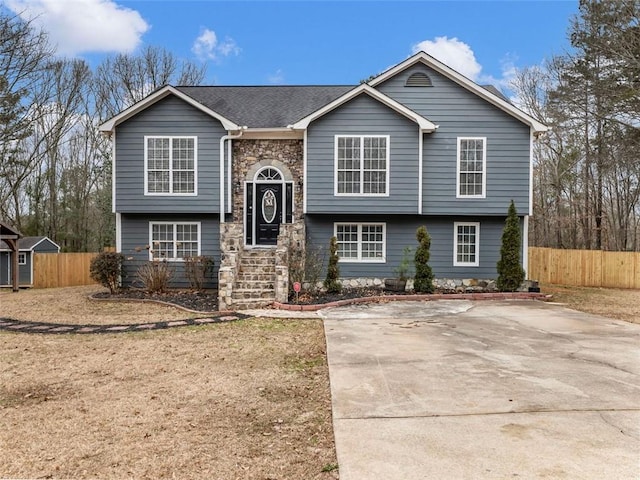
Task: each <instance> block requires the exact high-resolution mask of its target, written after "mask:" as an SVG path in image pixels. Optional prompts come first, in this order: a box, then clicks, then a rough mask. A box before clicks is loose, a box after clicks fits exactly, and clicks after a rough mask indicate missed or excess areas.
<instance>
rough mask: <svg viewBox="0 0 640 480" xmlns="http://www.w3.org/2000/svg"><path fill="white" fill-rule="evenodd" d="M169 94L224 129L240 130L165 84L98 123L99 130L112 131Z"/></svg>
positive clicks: (234, 124) (232, 123)
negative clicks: (217, 121) (216, 122)
mask: <svg viewBox="0 0 640 480" xmlns="http://www.w3.org/2000/svg"><path fill="white" fill-rule="evenodd" d="M169 95H175V96H176V97H178V98H180V99H181V100H184V101H185V102H187V103H188V104H189V105H191V106H193V107H195V108H197V109H198V110H200V111H202V112H204V113H206V114H207V115H209V116H211V117H213V118H216V119H218V120H220V122H221V123H222V126H223V127H224V129H225V130H240V128H241V127H240V125H238V124H236V123H234V122H232V121H231V120H229V119H227V118H225V117H223V116H222V115H220V114H219V113H217V112H215V111H213V110H211V109H210V108H208V107H206V106H205V105H203V104H202V103H200V102H197V101H195V100H194V99H193V98H191V97H190V96H188V95H186V94H185V93H183V92H181V91H179V90H177V89H176V88H175V87H172V86H171V85H166V86H164V87H162V88H160V89H158V90H156V91H155V92H153V93H152V94H151V95H149V96H148V97H145V98H143V99H142V100H140V101H139V102H137V103H135V104H133V105H132V106H130V107H129V108H127V109H126V110H124V111H122V112H120V113H119V114H118V115H116V116H115V117H112V118H110V119H109V120H107V121H106V122H105V123H103V124H102V125H100V127H99V129H100V131H101V132H112V131H113V130H114V128H115V127H116V126H117V125H119V124H120V123H122V122H124V121H125V120H128V119H129V118H131V117H133V116H134V115H136V114H137V113H139V112H141V111H142V110H144V109H146V108H147V107H149V106H151V105H153V104H154V103H156V102H158V101H160V100H162V99H163V98H165V97H167V96H169Z"/></svg>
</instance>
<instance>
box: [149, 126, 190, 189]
mask: <svg viewBox="0 0 640 480" xmlns="http://www.w3.org/2000/svg"><path fill="white" fill-rule="evenodd" d="M144 158H145V191H144V193H145V194H146V195H167V194H169V195H195V194H197V183H198V181H197V142H196V137H145V139H144Z"/></svg>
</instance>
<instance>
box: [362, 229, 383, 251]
mask: <svg viewBox="0 0 640 480" xmlns="http://www.w3.org/2000/svg"><path fill="white" fill-rule="evenodd" d="M382 250H383V235H382V225H362V258H382Z"/></svg>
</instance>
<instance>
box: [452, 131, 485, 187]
mask: <svg viewBox="0 0 640 480" xmlns="http://www.w3.org/2000/svg"><path fill="white" fill-rule="evenodd" d="M462 140H482V150H483V151H482V195H462V194H461V193H460V144H461V143H462ZM456 198H487V137H458V140H457V147H456Z"/></svg>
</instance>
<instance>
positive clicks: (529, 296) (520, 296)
mask: <svg viewBox="0 0 640 480" xmlns="http://www.w3.org/2000/svg"><path fill="white" fill-rule="evenodd" d="M550 298H551V295H548V294H545V293H538V292H492V293H431V294H415V295H376V296H371V297H359V298H349V299H345V300H336V301H334V302H328V303H322V304H312V305H299V304H291V303H280V302H273V304H272V307H273V308H275V309H278V310H289V311H307V312H313V311H317V310H321V309H323V308H331V307H343V306H345V305H354V304H358V303H368V302H387V301H396V300H398V301H406V302H422V301H433V300H548V299H550Z"/></svg>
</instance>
